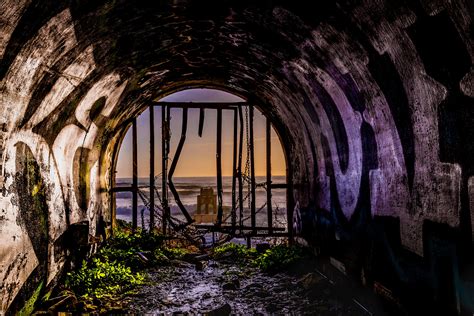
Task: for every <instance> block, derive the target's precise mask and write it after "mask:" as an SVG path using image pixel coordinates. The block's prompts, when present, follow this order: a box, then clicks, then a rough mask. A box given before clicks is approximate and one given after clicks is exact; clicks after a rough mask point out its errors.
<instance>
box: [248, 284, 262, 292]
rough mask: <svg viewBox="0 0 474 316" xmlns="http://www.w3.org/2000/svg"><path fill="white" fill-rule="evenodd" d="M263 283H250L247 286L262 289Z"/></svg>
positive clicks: (249, 288)
mask: <svg viewBox="0 0 474 316" xmlns="http://www.w3.org/2000/svg"><path fill="white" fill-rule="evenodd" d="M262 288H263V285H261V284H260V283H250V284H249V285H247V286H246V287H245V289H246V290H252V289H262Z"/></svg>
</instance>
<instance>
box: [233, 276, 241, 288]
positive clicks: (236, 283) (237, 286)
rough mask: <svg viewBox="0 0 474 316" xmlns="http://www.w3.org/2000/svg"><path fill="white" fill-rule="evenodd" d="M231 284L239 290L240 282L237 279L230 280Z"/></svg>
mask: <svg viewBox="0 0 474 316" xmlns="http://www.w3.org/2000/svg"><path fill="white" fill-rule="evenodd" d="M232 283H233V284H234V285H235V287H236V288H240V281H239V279H237V278H234V279H233V280H232Z"/></svg>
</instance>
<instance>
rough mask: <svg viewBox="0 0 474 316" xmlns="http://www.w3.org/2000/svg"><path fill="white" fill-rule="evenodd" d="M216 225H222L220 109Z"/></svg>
mask: <svg viewBox="0 0 474 316" xmlns="http://www.w3.org/2000/svg"><path fill="white" fill-rule="evenodd" d="M216 173H217V224H218V225H220V224H221V223H222V213H223V210H222V109H217V135H216Z"/></svg>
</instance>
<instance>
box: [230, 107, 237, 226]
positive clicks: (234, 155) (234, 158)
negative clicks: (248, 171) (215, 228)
mask: <svg viewBox="0 0 474 316" xmlns="http://www.w3.org/2000/svg"><path fill="white" fill-rule="evenodd" d="M237 128H238V126H237V110H234V143H233V145H234V148H233V153H232V209H231V212H232V213H231V221H232V234H234V233H235V224H236V222H237V215H236V212H237V209H236V201H235V200H236V196H235V185H236V183H235V182H236V174H237Z"/></svg>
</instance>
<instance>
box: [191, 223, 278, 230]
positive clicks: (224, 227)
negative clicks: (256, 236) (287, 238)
mask: <svg viewBox="0 0 474 316" xmlns="http://www.w3.org/2000/svg"><path fill="white" fill-rule="evenodd" d="M194 226H195V227H196V228H198V229H209V230H211V231H213V230H214V231H224V230H232V229H233V228H232V225H221V226H220V227H216V226H215V225H213V224H196V225H194ZM255 229H257V230H263V231H267V230H269V227H266V226H255ZM242 230H250V231H252V230H254V227H251V226H242ZM273 231H281V232H283V231H285V228H283V227H273Z"/></svg>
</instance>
